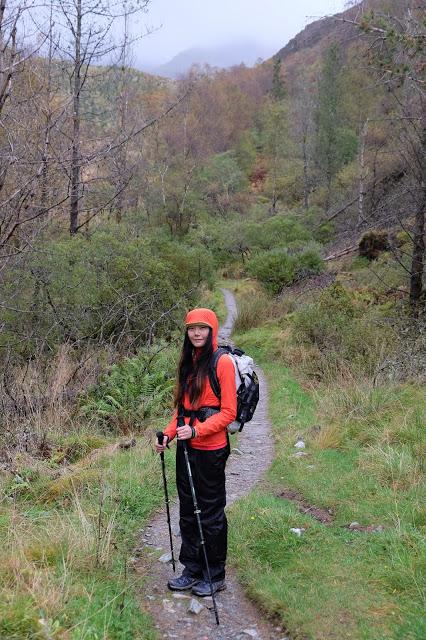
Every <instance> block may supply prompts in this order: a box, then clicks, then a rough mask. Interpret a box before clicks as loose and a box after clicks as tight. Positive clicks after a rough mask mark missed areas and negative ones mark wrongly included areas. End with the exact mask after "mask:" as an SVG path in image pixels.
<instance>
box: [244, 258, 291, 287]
mask: <svg viewBox="0 0 426 640" xmlns="http://www.w3.org/2000/svg"><path fill="white" fill-rule="evenodd" d="M247 271H248V273H249V274H250V275H251V276H252V277H253V278H257V279H258V280H260V282H261V283H262V284H263V285H264V286H265V288H266V289H267V290H268V291H270V293H273V294H277V293H279V292H280V291H281V289H282V288H283V286H284V285H286V284H290V283H291V282H293V279H294V259H293V257H292V256H290V255H289V254H288V253H287V252H286V251H285V249H272V250H271V251H263V252H262V253H259V254H257V255H256V256H255V257H254V258H252V259H251V260H250V262H249V264H248V267H247Z"/></svg>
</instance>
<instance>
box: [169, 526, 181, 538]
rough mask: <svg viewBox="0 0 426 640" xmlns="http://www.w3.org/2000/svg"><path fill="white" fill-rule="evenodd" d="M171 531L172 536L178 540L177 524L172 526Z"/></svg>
mask: <svg viewBox="0 0 426 640" xmlns="http://www.w3.org/2000/svg"><path fill="white" fill-rule="evenodd" d="M171 529H172V534H173V535H174V536H176V538H179V537H180V528H179V525H178V524H174V525H172V527H171Z"/></svg>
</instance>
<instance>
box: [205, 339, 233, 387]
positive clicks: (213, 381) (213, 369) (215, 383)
mask: <svg viewBox="0 0 426 640" xmlns="http://www.w3.org/2000/svg"><path fill="white" fill-rule="evenodd" d="M230 350H231V349H230V347H219V348H218V349H216V351H215V352H214V353H213V356H212V359H211V361H210V369H209V382H210V386H211V388H212V391H213V393H214V395H215V396H216V398H218V399H219V400H220V384H219V380H218V377H217V363H218V362H219V358H220V357H221V356H223V355H224V354H225V353H229V352H230Z"/></svg>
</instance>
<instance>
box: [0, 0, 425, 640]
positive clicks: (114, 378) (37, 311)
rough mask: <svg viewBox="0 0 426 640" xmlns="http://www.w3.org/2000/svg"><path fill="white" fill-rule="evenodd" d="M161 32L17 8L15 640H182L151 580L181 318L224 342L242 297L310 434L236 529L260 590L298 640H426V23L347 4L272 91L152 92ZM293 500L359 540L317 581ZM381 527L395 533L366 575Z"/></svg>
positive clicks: (119, 7) (2, 11)
mask: <svg viewBox="0 0 426 640" xmlns="http://www.w3.org/2000/svg"><path fill="white" fill-rule="evenodd" d="M152 1H154V0H152ZM149 6H150V0H139V2H136V3H129V2H127V0H123V1H122V2H120V3H111V2H109V0H104V1H103V2H99V0H47V2H46V3H45V4H43V5H42V6H41V7H40V6H38V3H35V2H33V0H29V2H27V3H21V2H18V1H15V0H0V124H1V127H0V362H1V370H0V377H1V384H0V406H1V412H0V540H1V545H0V594H1V598H0V638H5V639H12V638H17V639H20V638H22V639H23V638H64V639H65V638H70V639H80V638H81V639H83V638H84V639H85V640H96V639H98V638H108V639H109V638H111V639H115V638H117V639H119V638H129V639H130V638H153V639H154V638H156V637H157V636H156V635H155V633H156V632H155V629H154V626H153V623H152V620H151V619H150V618H149V616H148V614H147V613H146V612H145V611H144V610H143V607H140V606H139V605H138V595H137V594H138V589H139V587H138V586H137V580H136V579H135V576H133V575H132V573H131V569H128V568H127V560H128V558H129V557H130V556H131V553H132V545H133V546H134V545H135V544H136V543H135V539H136V533H137V531H138V529H140V527H141V526H142V525H143V523H144V522H146V521H148V519H149V517H150V515H151V514H152V512H153V510H154V509H155V508H157V507H158V506H159V505H161V502H162V494H161V486H162V485H161V475H160V472H159V468H158V467H157V466H155V464H156V463H155V460H154V459H153V456H152V438H153V434H154V432H155V430H156V428H157V426H160V427H161V425H163V424H166V421H167V417H168V415H169V413H170V407H171V402H172V392H173V386H174V376H175V369H176V364H177V358H178V349H179V345H180V339H181V332H182V318H183V316H184V314H185V312H186V311H187V310H188V309H189V308H191V307H194V306H209V307H211V308H214V309H215V310H216V311H217V313H218V315H219V316H220V319H221V320H223V319H224V313H225V310H224V307H223V301H222V298H221V294H220V288H221V287H224V286H225V287H227V288H229V289H231V290H232V291H233V292H234V293H235V295H236V298H237V304H238V310H239V315H238V318H237V321H236V326H235V338H234V339H235V341H236V342H237V343H238V344H239V345H241V346H242V347H243V348H244V349H247V351H248V352H250V353H251V354H253V355H254V356H255V359H256V363H258V364H260V366H262V368H263V370H264V371H265V374H266V376H267V378H268V381H269V384H270V403H271V408H270V417H271V421H272V422H273V424H274V425H279V424H281V425H283V427H282V428H283V429H284V428H285V430H286V435H285V436H283V437H282V438H281V437H280V432H279V431H278V430H277V431H276V432H275V436H276V447H277V450H276V458H275V460H274V463H273V465H272V468H271V471H270V475H269V476H268V486H266V488H265V487H263V486H262V488H261V490H260V491H259V492H257V493H256V492H255V494H250V495H249V496H248V497H247V498H244V499H243V500H242V501H239V502H238V504H237V505H235V507H234V506H233V507H232V509H231V510H230V516H229V518H230V522H231V529H232V525H233V524H234V525H235V529H238V531H239V536H238V537H237V536H235V538H234V539H232V540H231V542H230V545H231V547H230V555H231V562H232V563H233V565H234V566H235V569H236V571H237V574H238V575H239V577H240V578H241V581H242V584H243V585H244V586H245V588H246V590H247V592H248V594H249V596H250V598H251V599H253V600H254V601H255V602H257V603H258V604H260V605H261V607H262V611H265V612H267V613H268V615H272V616H277V617H278V618H279V619H280V620H281V621H282V623H283V625H285V627H286V628H287V629H288V630H289V636H288V637H289V638H292V639H293V640H296V639H302V638H309V639H311V638H312V639H317V640H320V639H321V640H322V639H323V638H324V639H325V638H334V637H335V638H343V637H349V638H354V639H367V640H369V639H370V640H381V639H383V640H388V639H391V638H392V639H395V640H397V639H402V638H404V639H405V640H407V639H408V640H420V639H421V638H424V637H425V635H426V622H425V620H424V617H423V615H424V609H423V608H424V604H425V595H426V584H425V574H426V571H425V569H426V561H425V554H424V545H425V534H426V511H425V507H424V505H425V498H426V484H425V470H426V466H425V459H426V439H425V433H426V430H425V426H426V402H425V393H424V385H425V381H426V309H425V302H426V275H425V260H426V255H425V210H426V157H425V154H426V94H425V82H426V78H425V69H426V67H425V52H426V14H425V4H424V0H363V1H362V2H350V3H348V6H347V8H346V9H345V11H344V12H342V13H341V14H339V15H336V16H332V17H327V18H323V19H321V20H318V21H316V22H313V23H311V24H309V25H308V26H307V27H306V28H305V29H304V30H303V31H302V32H301V33H299V34H298V35H297V36H296V37H295V38H294V39H293V40H291V41H290V42H289V43H288V44H286V45H285V46H284V47H283V48H282V49H281V50H280V51H278V52H276V54H275V55H274V56H273V57H272V58H271V59H269V60H266V61H259V62H258V63H257V64H256V65H255V66H254V67H251V68H250V67H246V66H244V65H240V66H236V67H232V68H230V69H226V70H223V69H216V68H210V67H208V66H204V67H198V66H194V67H193V68H192V69H191V70H190V71H189V72H188V73H187V74H186V75H184V76H182V77H180V78H179V79H177V80H170V79H166V78H162V77H157V76H150V75H148V74H146V73H142V72H140V71H138V70H137V69H135V68H134V67H133V66H132V49H133V47H134V46H135V36H134V35H133V33H132V30H131V29H130V26H129V25H130V24H131V22H132V20H133V18H134V16H135V15H136V14H140V13H142V14H143V13H146V12H148V13H149ZM112 34H114V36H113V35H112ZM283 389H285V390H286V391H285V392H282V390H283ZM280 390H281V393H280ZM283 416H291V419H289V420H288V421H287V422H286V421H285V420H284V418H283ZM294 416H296V418H294ZM293 418H294V419H293ZM283 420H284V422H283ZM313 423H314V424H315V425H316V426H317V428H313V426H312V424H313ZM247 428H248V427H247ZM274 428H275V427H274ZM277 428H278V427H277ZM300 434H303V435H304V437H305V436H306V441H307V442H309V444H310V446H311V447H312V453H311V454H310V455H311V456H312V457H311V458H310V459H309V460H310V461H311V462H312V461H313V462H312V465H316V470H314V471H315V474H316V475H315V474H314V472H313V473H311V474H309V473H307V472H306V469H304V470H303V469H302V468H301V466H300V465H301V464H302V463H300V464H299V462H297V461H296V462H295V460H294V459H291V458H290V457H289V453H288V451H289V449H290V447H292V446H293V445H292V443H293V440H294V439H295V438H297V437H298V436H299V435H300ZM169 464H170V465H171V463H170V462H169ZM297 465H299V466H297ZM169 472H170V474H171V475H172V474H173V469H172V466H170V468H169ZM283 473H285V480H283ZM314 475H315V477H314ZM283 483H284V484H285V486H286V487H287V486H290V487H292V488H293V489H294V490H295V491H298V492H300V493H301V494H303V496H304V497H305V498H306V499H308V500H309V501H310V502H311V503H312V504H320V505H322V506H325V505H329V506H331V508H332V510H333V512H334V514H335V519H336V524H335V528H336V531H335V530H334V529H333V527H329V528H327V531H326V532H322V530H321V531H320V530H319V529H318V535H317V538H316V539H315V540H314V541H313V542H312V543H308V542H306V545H308V544H311V546H309V548H308V547H307V548H306V549H305V551H306V557H309V559H310V564H309V566H307V565H306V566H305V565H303V567H302V566H299V565H298V567H297V571H296V572H295V577H294V582H291V580H290V581H287V580H286V579H285V577H284V576H285V575H286V571H287V568H288V567H289V566H294V565H293V564H292V563H295V562H296V559H295V554H296V553H297V549H296V546H295V544H293V543H292V542H291V540H290V538H283V539H281V538H280V539H279V540H278V539H277V538H276V537H275V535H276V534H274V531H277V530H278V529H279V527H280V525H279V524H277V523H278V522H281V521H282V519H283V518H284V520H285V519H286V518H290V516H289V514H288V513H287V512H285V513H283V512H282V502H283V501H282V500H281V501H277V499H276V496H277V494H279V492H280V491H281V489H282V486H281V485H283ZM251 513H258V514H263V516H262V517H260V516H259V518H258V519H257V520H256V521H254V522H252V521H250V518H251V516H250V515H249V514H251ZM262 518H263V519H262ZM358 520H359V521H360V522H365V523H366V526H367V527H368V526H370V525H371V526H379V527H383V528H384V532H383V533H379V534H371V536H373V538H374V536H376V537H375V538H374V539H373V538H371V542H370V538H368V540H367V534H366V535H365V536H364V538H362V540H361V536H358V537H357V538H356V542H355V544H358V545H359V548H358V549H357V550H355V549H354V548H352V547H350V546H349V545H350V544H352V539H351V541H349V542H348V540H347V538H348V536H349V535H352V536H353V534H349V533H348V530H347V529H344V530H343V529H342V528H341V527H343V526H344V525H346V524H347V523H348V522H352V521H358ZM285 521H286V520H285ZM274 523H275V524H274ZM315 526H316V525H315ZM290 535H291V534H290ZM368 535H370V534H368ZM339 536H340V537H339ZM345 536H346V538H345ZM378 536H381V538H380V539H379V537H378ZM255 538H256V540H261V539H262V540H263V541H264V546H263V547H262V548H259V547H258V546H257V545H258V543H256V541H255V540H254V539H255ZM259 544H260V543H259ZM268 544H269V545H270V546H269V547H268ZM277 544H278V545H282V554H281V555H280V558H281V560H280V563H281V564H280V563H278V565H279V566H278V565H276V564H274V561H273V560H272V548H273V547H275V548H276V545H277ZM298 544H299V541H298ZM300 544H302V542H300ZM326 549H328V550H329V551H330V553H331V550H333V553H334V554H335V556H333V563H335V565H334V564H333V568H334V569H335V573H334V577H335V578H336V580H337V581H338V582H339V588H341V589H342V593H344V597H345V598H346V600H345V602H344V604H342V603H341V602H340V600H339V597H338V596H337V595H336V593H337V591H336V584H337V583H336V584H335V582H333V581H332V580H331V575H328V574H327V570H326V568H327V567H326V565H327V560H326V553H325V550H326ZM316 551H317V552H318V554H319V555H321V554H323V555H322V556H321V557H322V560H321V562H322V563H323V564H321V563H319V561H318V558H317V557H316V555H315V554H316ZM350 554H352V555H351V556H350V557H349V555H350ZM372 559H373V560H374V563H373V564H374V567H372V566H371V562H372ZM328 562H330V559H329V560H328ZM339 562H340V563H341V564H339ZM256 563H257V564H256ZM286 563H287V564H286ZM318 563H319V564H318ZM253 566H254V567H255V569H256V571H258V573H259V574H261V573H262V574H263V573H264V572H265V574H268V576H269V578H270V581H269V582H267V583H266V581H265V584H263V583H262V584H260V585H259V584H258V583H256V580H255V576H254V573H256V571H255V570H254V569H250V567H253ZM348 570H349V571H352V570H353V571H354V572H355V573H356V576H357V577H354V576H352V579H353V584H352V583H351V589H346V587H344V588H343V587H342V583H341V578H342V576H344V575H345V573H346V572H347V571H348ZM315 571H317V572H318V575H319V586H318V589H319V590H320V591H319V592H318V593H320V594H321V598H320V599H318V598H319V596H318V593H316V596H315V595H313V594H312V592H310V591H308V589H307V587H306V585H305V584H304V583H303V580H302V578H301V576H302V577H303V576H305V577H308V578H309V579H313V577H314V576H315ZM336 576H337V577H336ZM284 583H285V587H284V586H283V585H284ZM278 592H281V595H280V596H278V595H277V593H278ZM105 601H107V602H110V603H111V610H112V614H111V617H110V618H109V619H108V624H107V623H106V622H105V618H104V615H103V613H102V612H103V606H104V604H103V603H104V602H105ZM321 602H326V603H327V612H328V613H327V614H326V613H324V611H323V610H322V607H320V604H321ZM288 603H291V606H290V605H289V604H288ZM343 610H344V613H342V611H343ZM422 611H423V614H422ZM330 620H332V622H331V621H330ZM346 633H347V635H345V634H346Z"/></svg>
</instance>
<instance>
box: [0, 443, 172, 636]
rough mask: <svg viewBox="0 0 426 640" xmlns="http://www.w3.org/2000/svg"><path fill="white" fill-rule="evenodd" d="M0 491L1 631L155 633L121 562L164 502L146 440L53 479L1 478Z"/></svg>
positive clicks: (156, 466)
mask: <svg viewBox="0 0 426 640" xmlns="http://www.w3.org/2000/svg"><path fill="white" fill-rule="evenodd" d="M105 451H106V450H105ZM169 472H170V474H169V475H170V485H171V488H172V486H173V482H172V477H173V472H172V470H171V469H169ZM3 493H4V498H3V500H2V502H1V505H0V540H1V543H2V544H1V550H0V585H1V586H0V638H2V639H3V638H4V639H6V638H7V639H8V640H9V639H10V640H12V639H15V638H16V639H19V640H24V639H26V638H28V639H29V638H31V639H32V638H55V639H56V638H67V639H71V640H80V639H83V638H84V639H85V640H97V639H99V638H108V639H111V640H115V639H117V640H118V639H120V640H121V639H123V638H140V639H141V640H142V639H143V640H145V639H146V640H151V639H154V638H155V637H156V632H155V629H154V627H153V624H152V622H151V620H150V619H149V617H148V616H147V615H146V614H145V613H144V612H143V611H142V610H141V609H140V608H139V606H138V603H137V598H136V591H137V588H138V584H137V581H139V580H140V579H141V577H140V576H139V575H138V578H137V579H136V576H135V574H134V573H133V572H132V570H131V568H130V567H129V566H128V560H129V555H130V553H131V550H132V548H133V546H134V544H135V541H136V532H137V530H138V528H140V527H141V526H143V524H144V523H145V522H146V521H147V519H148V517H149V516H150V514H151V513H152V511H153V509H154V508H156V507H157V506H159V505H160V504H161V503H162V501H163V490H162V481H161V471H160V468H159V460H158V457H157V456H155V455H154V454H153V453H152V447H151V443H150V442H149V441H148V440H147V439H141V440H140V441H139V444H138V446H137V447H135V448H133V449H130V450H118V451H117V452H115V453H114V454H110V453H107V452H106V453H105V454H104V455H99V456H97V457H96V458H94V459H93V460H92V461H91V464H90V467H86V466H84V465H83V464H81V465H75V466H74V467H73V470H72V472H70V473H69V474H66V475H63V476H62V477H59V478H56V479H55V478H52V477H49V476H48V475H42V476H40V475H38V476H37V475H36V476H34V477H33V478H30V479H28V480H27V481H26V483H25V487H24V488H23V489H21V491H20V492H18V493H16V492H15V491H14V490H12V491H11V490H10V486H8V485H7V483H6V484H4V485H3ZM142 580H143V577H142Z"/></svg>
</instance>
